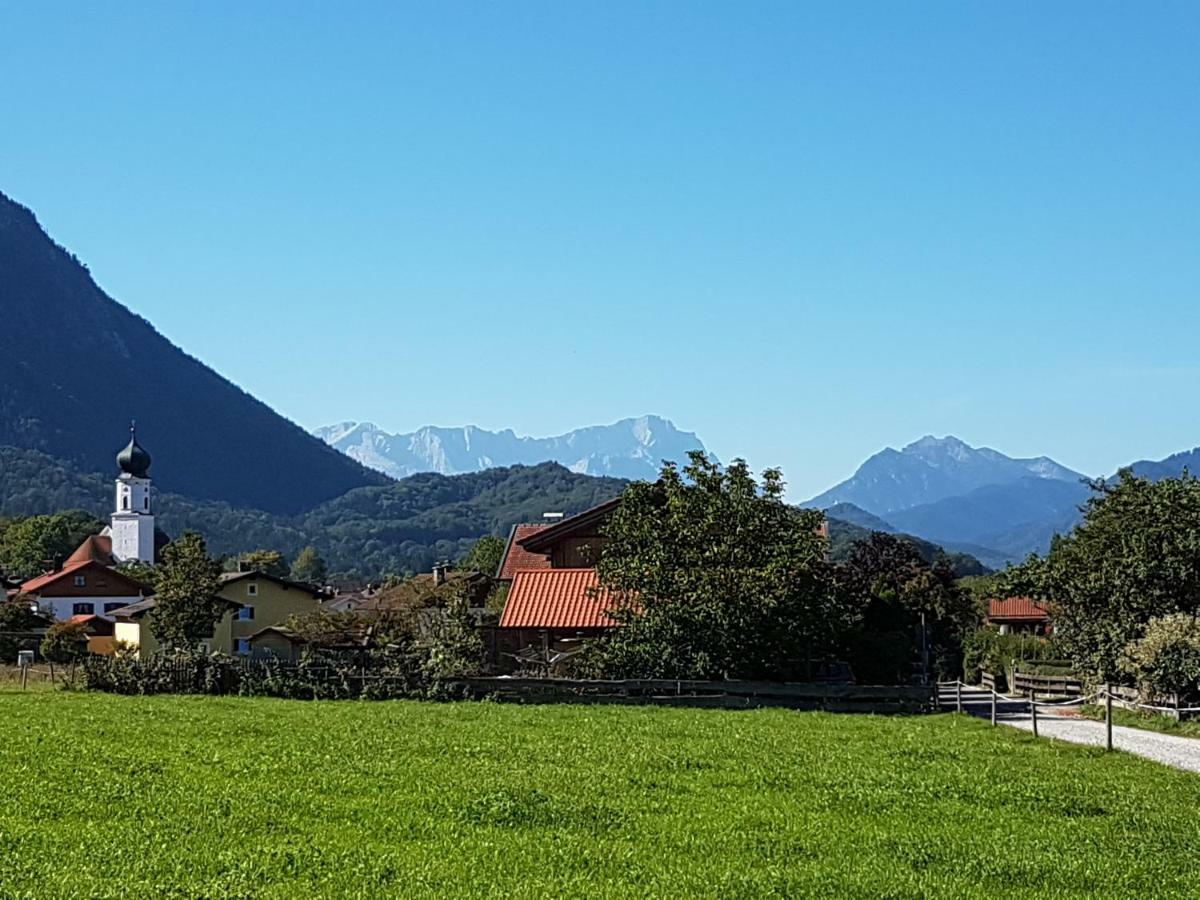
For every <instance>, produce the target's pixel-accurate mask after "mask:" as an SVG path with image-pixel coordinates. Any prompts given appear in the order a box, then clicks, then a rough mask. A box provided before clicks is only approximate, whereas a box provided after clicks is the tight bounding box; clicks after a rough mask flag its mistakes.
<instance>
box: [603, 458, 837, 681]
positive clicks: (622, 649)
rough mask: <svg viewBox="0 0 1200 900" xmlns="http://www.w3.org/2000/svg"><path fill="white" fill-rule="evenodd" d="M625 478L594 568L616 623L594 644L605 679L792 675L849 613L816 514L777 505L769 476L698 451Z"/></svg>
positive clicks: (775, 481) (820, 654)
mask: <svg viewBox="0 0 1200 900" xmlns="http://www.w3.org/2000/svg"><path fill="white" fill-rule="evenodd" d="M690 457H691V463H690V464H689V465H688V466H686V467H685V468H684V469H683V471H682V473H681V472H680V471H679V470H678V469H677V467H676V466H675V465H674V464H672V463H668V464H665V465H664V466H663V468H662V472H661V476H660V478H659V480H658V481H657V482H655V483H653V484H649V483H645V482H635V483H633V484H631V485H629V487H627V488H626V490H625V492H624V493H623V494H622V495H621V503H620V505H619V506H618V507H617V509H616V511H615V512H614V514H613V516H612V519H611V520H610V521H609V523H608V525H607V526H606V528H605V536H606V538H607V542H606V544H605V546H604V547H603V549H602V551H601V554H600V560H599V564H598V566H597V572H598V576H599V579H600V582H601V584H602V585H603V586H604V588H605V589H606V590H607V591H608V592H609V595H610V596H611V597H612V598H613V600H612V607H613V608H612V613H611V614H612V616H613V617H614V619H616V620H617V621H618V622H620V623H622V627H620V628H617V629H615V630H614V631H613V632H611V633H610V634H609V635H608V637H607V638H606V639H605V640H604V641H602V642H601V643H600V644H599V645H598V646H597V647H596V649H595V651H594V652H595V653H596V654H597V655H598V658H599V667H600V669H601V670H602V671H604V672H606V673H608V674H611V675H613V676H615V677H667V678H693V677H694V678H772V679H780V678H793V677H804V676H805V675H807V674H808V673H809V671H810V669H811V665H810V664H811V662H812V661H819V660H820V659H822V658H824V657H825V656H826V655H827V654H828V653H829V652H830V651H831V650H832V648H833V647H834V646H835V644H836V640H837V639H838V638H839V637H841V635H842V633H843V632H844V630H845V628H846V627H847V625H848V624H849V622H850V620H851V618H852V613H851V610H850V609H849V608H848V607H847V605H846V604H845V603H844V602H843V600H842V597H841V596H840V594H839V593H838V592H837V590H836V585H835V583H834V581H833V578H832V577H831V576H832V572H831V569H830V567H829V565H828V564H827V563H826V561H825V551H826V542H825V540H824V538H823V537H822V536H821V535H820V533H819V531H818V529H819V527H820V525H821V522H822V520H823V515H822V513H820V512H819V511H816V510H798V509H795V508H793V507H791V506H788V505H787V504H786V503H784V501H783V489H784V483H783V478H782V476H781V474H780V472H779V471H778V470H776V469H767V470H765V471H764V472H763V473H762V476H761V483H760V482H758V481H756V480H755V479H754V477H753V476H752V475H751V473H750V470H749V468H748V467H747V465H746V463H745V462H744V461H742V460H735V461H734V462H733V463H732V464H730V465H729V467H728V468H726V469H722V468H721V467H720V466H718V465H717V464H716V463H714V462H712V461H710V460H709V459H708V458H707V457H706V456H705V455H704V453H702V452H699V451H696V452H693V453H691V454H690Z"/></svg>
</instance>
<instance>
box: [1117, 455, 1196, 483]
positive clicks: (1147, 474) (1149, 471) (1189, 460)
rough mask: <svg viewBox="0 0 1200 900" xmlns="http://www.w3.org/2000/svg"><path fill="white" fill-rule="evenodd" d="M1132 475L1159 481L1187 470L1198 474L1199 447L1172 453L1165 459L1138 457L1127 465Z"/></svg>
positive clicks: (1174, 476)
mask: <svg viewBox="0 0 1200 900" xmlns="http://www.w3.org/2000/svg"><path fill="white" fill-rule="evenodd" d="M1129 467H1130V468H1131V469H1133V474H1134V475H1140V476H1142V477H1143V478H1149V479H1150V480H1151V481H1160V480H1162V479H1163V478H1178V477H1179V476H1180V475H1182V474H1183V472H1184V470H1187V471H1188V472H1190V473H1191V474H1193V475H1200V447H1196V448H1195V449H1194V450H1184V451H1182V452H1180V453H1173V454H1171V455H1170V456H1168V457H1167V458H1166V459H1160V460H1150V459H1140V460H1138V461H1137V462H1135V463H1132V464H1131V465H1130V466H1129Z"/></svg>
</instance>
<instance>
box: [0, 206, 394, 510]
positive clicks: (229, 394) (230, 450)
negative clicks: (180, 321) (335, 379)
mask: <svg viewBox="0 0 1200 900" xmlns="http://www.w3.org/2000/svg"><path fill="white" fill-rule="evenodd" d="M0 310H3V312H4V343H3V350H2V351H0V365H2V366H3V377H0V444H4V445H12V446H16V447H24V448H27V449H36V450H42V451H44V452H46V453H50V454H51V455H53V456H54V457H56V458H58V459H64V460H69V461H70V462H71V463H72V464H73V465H74V466H75V467H77V468H78V469H79V470H80V471H83V472H99V473H105V472H108V471H110V470H111V469H112V464H113V463H112V460H113V456H114V454H115V453H116V452H117V450H119V449H120V448H121V446H122V445H123V444H124V443H125V441H126V439H127V437H128V435H127V429H128V427H129V422H130V420H131V419H137V421H138V423H139V426H140V432H141V434H142V436H143V443H144V444H145V446H146V447H147V449H149V450H150V452H151V453H152V454H154V456H155V457H156V459H157V462H156V464H155V478H156V480H157V482H158V484H159V485H161V486H163V487H166V488H168V489H170V490H173V491H177V492H179V493H182V494H186V495H188V496H190V497H198V498H203V499H207V500H225V501H228V502H232V503H237V504H239V505H244V506H251V507H255V508H260V509H267V510H271V511H272V512H277V513H296V512H299V511H301V510H305V509H310V508H311V507H313V506H314V505H316V504H318V503H321V502H322V501H325V500H329V499H332V498H334V497H338V496H341V495H342V494H344V493H345V492H346V491H348V490H350V489H352V488H355V487H361V486H364V485H370V484H383V483H385V481H386V479H385V478H384V476H382V475H380V474H378V473H376V472H372V471H369V470H368V469H366V468H364V467H363V466H361V465H359V464H358V463H356V462H355V461H354V460H352V459H350V458H349V457H347V456H345V455H344V454H341V453H338V452H337V451H336V450H334V449H333V448H331V447H328V446H326V445H325V444H324V443H323V442H322V441H320V440H318V439H317V438H315V437H313V436H312V435H309V434H307V433H306V432H305V431H304V430H303V429H302V428H300V427H299V426H297V425H295V424H293V423H291V422H289V421H288V420H287V419H285V418H283V417H282V416H280V415H278V414H277V413H275V412H274V411H273V410H271V409H270V408H269V407H268V406H266V405H265V404H264V403H261V402H260V401H258V400H256V399H255V398H254V397H252V396H250V395H249V394H247V393H246V392H245V391H243V390H241V389H240V388H238V387H237V386H235V385H233V384H231V383H230V382H229V381H227V380H226V379H224V378H222V377H221V376H220V375H218V374H217V373H216V372H214V371H213V370H212V369H210V368H208V367H207V366H205V365H204V364H203V363H201V362H199V361H198V360H196V359H194V358H193V357H191V356H188V355H187V354H186V353H184V352H183V351H182V350H180V349H179V348H178V347H176V346H175V345H173V344H172V343H171V342H170V341H168V340H167V339H166V338H164V337H163V336H162V335H161V334H159V333H158V332H157V331H155V330H154V328H153V326H151V325H150V323H149V322H147V321H146V320H145V319H143V318H141V317H140V316H136V315H134V314H133V313H131V312H130V311H129V310H128V309H126V308H125V307H124V306H121V305H120V304H119V303H117V302H116V301H114V300H113V299H112V298H110V297H108V296H107V295H106V294H105V293H104V292H103V291H102V290H100V288H99V287H97V286H96V283H95V282H94V281H93V280H92V277H91V275H90V273H89V272H88V270H87V268H86V267H85V266H84V265H83V264H82V263H80V262H79V260H77V259H76V258H75V257H74V256H72V255H71V254H70V253H68V252H67V251H66V250H64V249H63V248H62V247H60V246H58V245H57V244H55V243H54V242H53V241H52V240H51V239H50V238H49V237H47V235H46V233H45V232H44V231H42V229H41V227H40V226H39V225H38V223H37V220H36V219H35V218H34V216H33V214H32V213H31V212H30V211H29V210H27V209H25V208H24V207H23V206H20V205H19V204H17V203H14V202H13V201H12V200H10V199H9V198H8V197H6V196H4V195H3V194H0ZM315 372H316V369H314V373H315ZM314 377H319V376H317V375H315V374H314Z"/></svg>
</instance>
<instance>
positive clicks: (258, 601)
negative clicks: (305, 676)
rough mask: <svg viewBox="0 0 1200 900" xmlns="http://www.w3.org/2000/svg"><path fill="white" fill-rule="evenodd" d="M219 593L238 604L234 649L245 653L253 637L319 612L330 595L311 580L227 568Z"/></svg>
mask: <svg viewBox="0 0 1200 900" xmlns="http://www.w3.org/2000/svg"><path fill="white" fill-rule="evenodd" d="M218 595H219V596H221V597H223V598H225V599H226V600H229V601H230V602H231V603H235V604H237V607H238V609H237V612H236V614H235V615H234V617H233V622H232V628H231V632H230V636H231V639H232V641H233V645H232V652H233V653H237V654H240V655H242V656H247V655H249V654H250V652H251V646H250V639H251V638H252V637H254V635H256V634H258V633H259V632H260V631H262V630H263V629H264V628H267V627H269V626H272V625H283V624H285V623H286V622H287V620H288V619H290V618H291V617H292V616H303V615H307V614H308V613H311V612H316V611H317V610H318V609H320V608H321V604H322V602H323V601H324V600H326V599H327V597H328V595H327V594H326V592H325V591H324V590H322V589H321V588H318V587H314V586H313V585H311V584H303V583H301V582H299V581H291V580H289V579H287V578H280V577H278V576H275V575H268V574H267V573H265V572H254V571H252V572H226V573H225V574H223V575H222V576H221V590H220V591H219V592H218Z"/></svg>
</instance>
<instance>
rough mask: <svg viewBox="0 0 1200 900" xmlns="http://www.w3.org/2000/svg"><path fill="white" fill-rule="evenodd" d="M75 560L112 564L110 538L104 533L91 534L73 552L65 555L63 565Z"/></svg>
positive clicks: (75, 561)
mask: <svg viewBox="0 0 1200 900" xmlns="http://www.w3.org/2000/svg"><path fill="white" fill-rule="evenodd" d="M77 562H98V563H100V564H101V565H105V566H111V565H114V563H115V561H114V560H113V555H112V538H111V537H109V536H108V535H106V534H93V535H92V536H91V537H88V538H86V539H85V540H84V542H83V543H82V544H80V545H79V547H78V548H76V550H75V552H74V553H72V554H71V555H70V556H68V557H67V561H66V562H65V563H63V565H64V566H69V565H71V563H77Z"/></svg>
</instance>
